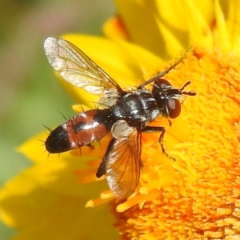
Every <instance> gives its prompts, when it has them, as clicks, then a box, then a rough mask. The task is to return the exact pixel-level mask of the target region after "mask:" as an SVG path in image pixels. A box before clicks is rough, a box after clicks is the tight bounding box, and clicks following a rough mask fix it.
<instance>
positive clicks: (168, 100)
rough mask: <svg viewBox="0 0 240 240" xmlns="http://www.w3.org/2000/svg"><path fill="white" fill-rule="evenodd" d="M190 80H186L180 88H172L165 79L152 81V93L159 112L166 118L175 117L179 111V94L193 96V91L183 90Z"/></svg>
mask: <svg viewBox="0 0 240 240" xmlns="http://www.w3.org/2000/svg"><path fill="white" fill-rule="evenodd" d="M190 83H191V82H186V83H185V84H184V85H183V87H182V88H180V89H178V88H173V86H172V85H171V84H170V83H169V82H168V81H167V80H165V79H163V78H158V79H157V80H155V81H154V84H153V88H152V95H153V97H154V98H155V100H156V102H157V106H158V109H159V111H160V114H161V115H163V116H166V117H168V118H177V117H178V116H179V115H180V113H181V102H180V100H179V99H180V97H181V95H188V96H195V95H196V93H195V92H191V91H190V92H186V91H183V90H184V88H185V87H186V86H188V85H189V84H190Z"/></svg>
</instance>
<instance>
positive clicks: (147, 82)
mask: <svg viewBox="0 0 240 240" xmlns="http://www.w3.org/2000/svg"><path fill="white" fill-rule="evenodd" d="M190 50H192V46H190V47H189V48H188V49H187V50H186V51H185V53H184V54H183V55H182V57H180V58H179V59H178V60H177V61H176V62H175V63H174V64H173V65H171V66H170V67H169V68H168V69H166V70H164V71H162V72H160V73H159V74H157V75H156V76H154V77H152V78H150V79H149V80H147V81H146V82H144V83H142V84H141V85H140V86H139V87H138V89H141V88H143V87H145V86H146V85H148V84H149V83H151V82H154V81H155V80H156V79H158V78H161V77H163V76H164V75H166V74H167V73H169V72H170V71H171V70H172V69H173V68H175V67H176V66H177V65H178V64H179V63H180V62H182V60H183V59H184V58H185V57H186V56H187V54H188V52H189V51H190Z"/></svg>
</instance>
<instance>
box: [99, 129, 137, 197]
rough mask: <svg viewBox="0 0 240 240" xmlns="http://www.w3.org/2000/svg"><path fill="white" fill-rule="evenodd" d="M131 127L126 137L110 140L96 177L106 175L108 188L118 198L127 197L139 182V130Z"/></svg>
mask: <svg viewBox="0 0 240 240" xmlns="http://www.w3.org/2000/svg"><path fill="white" fill-rule="evenodd" d="M132 129H133V130H132V132H131V133H130V134H129V135H128V137H126V136H123V137H119V138H113V139H112V140H111V142H110V144H109V146H108V149H107V152H106V154H105V156H104V158H103V161H102V163H101V165H100V166H99V169H98V172H97V177H101V176H102V175H104V174H105V175H106V178H107V182H108V185H109V187H110V189H111V190H112V192H113V193H114V195H115V196H116V197H118V198H127V197H129V196H130V195H131V194H132V193H133V192H134V190H135V188H136V187H137V185H138V182H139V176H140V168H141V132H138V131H137V130H136V129H135V128H132Z"/></svg>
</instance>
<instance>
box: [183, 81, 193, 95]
mask: <svg viewBox="0 0 240 240" xmlns="http://www.w3.org/2000/svg"><path fill="white" fill-rule="evenodd" d="M189 84H191V82H190V81H189V82H186V83H185V84H184V85H183V86H182V88H181V89H179V91H180V92H181V94H184V95H188V96H196V93H195V92H191V91H190V92H183V89H184V88H185V87H187V86H188V85H189Z"/></svg>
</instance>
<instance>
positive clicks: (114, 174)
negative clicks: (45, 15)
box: [44, 37, 196, 198]
mask: <svg viewBox="0 0 240 240" xmlns="http://www.w3.org/2000/svg"><path fill="white" fill-rule="evenodd" d="M44 49H45V54H46V56H47V58H48V61H49V63H50V64H51V65H52V67H53V68H54V69H55V70H56V71H57V72H58V73H59V74H60V75H61V76H62V77H63V78H64V79H65V80H66V81H67V82H69V83H70V84H72V85H74V86H76V87H79V88H83V89H84V90H85V91H87V92H89V93H91V94H95V95H99V97H100V98H99V106H100V107H101V106H104V107H105V108H106V109H100V108H99V109H92V110H88V111H83V112H82V113H80V114H78V115H76V116H74V117H72V118H70V119H69V120H67V121H66V122H64V123H63V124H62V125H60V126H58V127H57V128H56V129H54V130H52V131H51V132H50V134H49V136H48V138H47V140H46V141H45V147H46V149H47V151H48V152H49V153H61V152H65V151H69V150H72V149H76V148H80V147H82V146H90V145H91V143H92V142H94V141H99V140H100V139H102V138H103V137H104V136H105V135H106V134H108V133H111V136H112V138H111V140H110V142H109V145H108V147H107V150H106V152H105V155H104V157H103V159H102V162H101V164H100V166H99V168H98V170H97V173H96V176H97V177H98V178H100V177H102V176H103V175H105V176H106V179H107V183H108V185H109V188H110V189H111V190H112V192H113V193H114V195H115V196H116V197H118V198H127V197H129V196H130V195H131V194H132V193H133V192H134V190H135V188H136V187H137V185H138V182H139V178H140V170H141V144H142V142H141V135H142V133H143V132H159V133H160V136H159V143H160V146H161V149H162V152H163V153H164V154H166V155H167V153H166V152H165V148H164V145H163V138H164V134H165V127H162V126H148V123H150V122H151V121H153V120H154V119H155V118H156V117H158V116H165V117H166V118H168V119H173V118H176V117H178V116H179V114H180V112H181V103H180V100H179V98H180V96H181V95H188V96H195V95H196V93H195V92H192V91H189V92H187V91H184V89H185V87H187V86H188V85H189V84H190V82H187V83H185V84H184V85H183V87H182V88H180V89H178V88H173V87H172V85H171V84H170V83H169V82H168V81H167V80H165V79H163V78H162V77H163V76H164V75H165V74H167V73H168V72H169V71H170V70H171V69H172V68H174V67H175V66H176V65H178V64H179V63H180V62H181V61H182V59H183V57H182V58H181V59H179V60H178V61H177V62H176V63H175V64H173V65H172V66H171V67H170V68H168V69H167V70H165V71H163V72H161V73H159V74H158V75H156V76H155V77H153V78H151V79H149V80H148V81H146V82H144V83H142V84H141V85H140V86H138V87H137V88H136V90H134V91H125V90H123V89H122V88H121V87H120V86H119V85H118V83H117V82H116V81H114V80H113V79H112V78H111V77H110V76H109V75H108V74H107V73H106V72H105V71H104V70H103V69H101V68H100V67H99V66H98V65H97V64H96V63H94V62H93V61H92V60H91V59H90V58H89V57H88V56H87V55H86V54H85V53H84V52H82V51H81V50H80V49H79V48H77V47H76V46H75V45H73V44H72V43H70V42H68V41H66V40H64V39H61V38H55V37H49V38H47V39H46V41H45V44H44ZM150 83H153V86H152V90H151V91H148V90H146V89H145V86H146V85H148V84H150ZM169 121H170V120H169Z"/></svg>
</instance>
